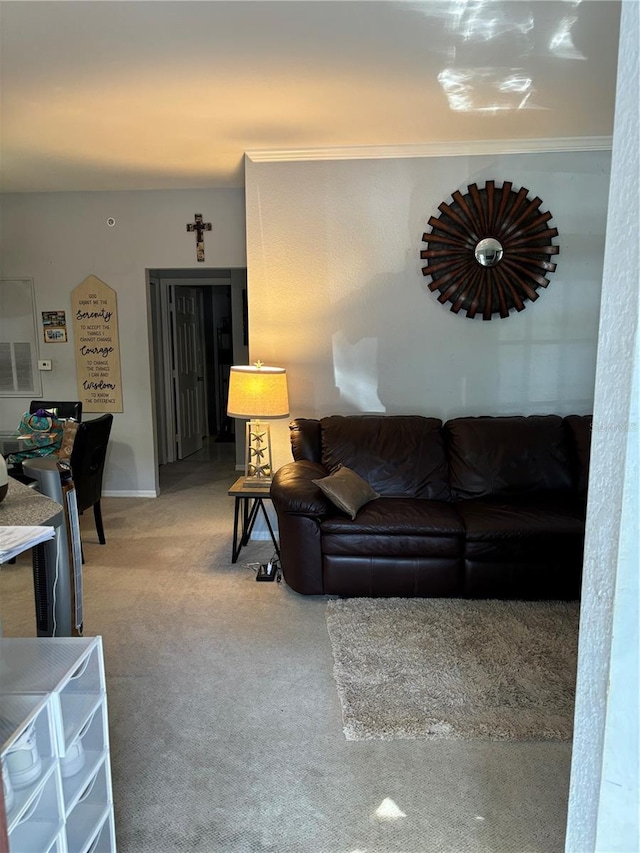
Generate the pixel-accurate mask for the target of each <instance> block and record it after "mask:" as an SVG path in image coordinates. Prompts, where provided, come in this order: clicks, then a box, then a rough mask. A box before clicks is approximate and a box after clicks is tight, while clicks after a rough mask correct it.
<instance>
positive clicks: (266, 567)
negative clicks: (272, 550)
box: [245, 554, 282, 583]
mask: <svg viewBox="0 0 640 853" xmlns="http://www.w3.org/2000/svg"><path fill="white" fill-rule="evenodd" d="M245 568H247V569H251V570H252V571H253V572H255V575H256V580H257V581H276V582H277V583H281V582H282V568H281V566H280V558H279V557H278V555H277V554H274V555H273V556H272V557H271V558H270V559H269V560H267V562H266V563H245Z"/></svg>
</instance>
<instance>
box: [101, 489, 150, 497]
mask: <svg viewBox="0 0 640 853" xmlns="http://www.w3.org/2000/svg"><path fill="white" fill-rule="evenodd" d="M102 497H103V498H157V497H158V492H157V491H155V490H154V489H105V490H104V491H103V492H102Z"/></svg>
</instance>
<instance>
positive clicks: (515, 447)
mask: <svg viewBox="0 0 640 853" xmlns="http://www.w3.org/2000/svg"><path fill="white" fill-rule="evenodd" d="M444 432H445V435H446V439H447V443H448V451H449V474H450V482H451V492H452V494H453V497H454V498H472V497H481V496H483V495H494V496H496V497H503V496H509V495H525V494H530V493H532V492H543V491H549V490H559V489H571V487H572V485H573V482H572V479H573V478H572V470H571V456H570V450H569V448H568V444H567V438H566V433H565V427H564V424H563V419H562V418H561V417H559V416H557V415H530V416H529V417H479V418H455V419H454V420H451V421H447V423H446V424H445V425H444Z"/></svg>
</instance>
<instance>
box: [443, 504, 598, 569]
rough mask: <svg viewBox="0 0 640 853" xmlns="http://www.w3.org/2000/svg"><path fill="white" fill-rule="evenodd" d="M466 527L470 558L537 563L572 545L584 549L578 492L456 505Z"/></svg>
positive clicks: (468, 555) (581, 513)
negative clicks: (576, 493) (576, 495)
mask: <svg viewBox="0 0 640 853" xmlns="http://www.w3.org/2000/svg"><path fill="white" fill-rule="evenodd" d="M455 507H456V509H457V511H458V512H459V513H460V516H461V518H462V521H463V523H464V526H465V529H466V547H465V556H466V557H467V558H468V559H487V560H489V559H490V560H494V559H499V560H501V561H503V560H504V561H508V560H520V561H522V562H524V563H528V562H532V561H535V560H538V559H541V558H544V557H547V556H548V557H549V558H550V557H551V556H553V557H554V559H555V557H556V556H557V555H558V552H559V551H564V549H565V548H567V547H569V548H570V549H571V550H572V551H576V548H577V549H578V552H579V551H580V547H581V542H582V540H583V539H584V507H583V505H582V503H581V502H580V501H579V500H577V499H576V498H574V497H573V496H571V495H569V494H566V495H551V496H550V495H547V496H541V495H538V496H535V497H530V498H519V499H517V500H516V499H511V500H509V501H508V502H506V501H500V500H499V499H490V498H478V499H475V500H468V501H459V502H457V503H456V504H455Z"/></svg>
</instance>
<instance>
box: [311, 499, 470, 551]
mask: <svg viewBox="0 0 640 853" xmlns="http://www.w3.org/2000/svg"><path fill="white" fill-rule="evenodd" d="M320 530H321V536H322V552H323V554H344V555H352V554H361V555H363V556H380V555H385V556H390V557H391V556H403V557H414V556H421V557H458V556H461V555H462V554H463V551H464V527H463V524H462V521H461V520H460V516H459V515H458V514H457V512H456V511H455V509H454V508H453V507H452V506H451V504H448V503H445V502H443V501H428V500H421V499H416V498H378V500H375V501H372V502H371V503H370V504H367V505H366V506H364V507H363V508H362V509H361V510H360V512H359V513H358V515H357V516H356V518H355V519H353V520H351V519H350V518H346V517H345V516H343V515H341V516H331V517H329V518H325V519H324V520H323V521H322V523H321V526H320Z"/></svg>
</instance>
